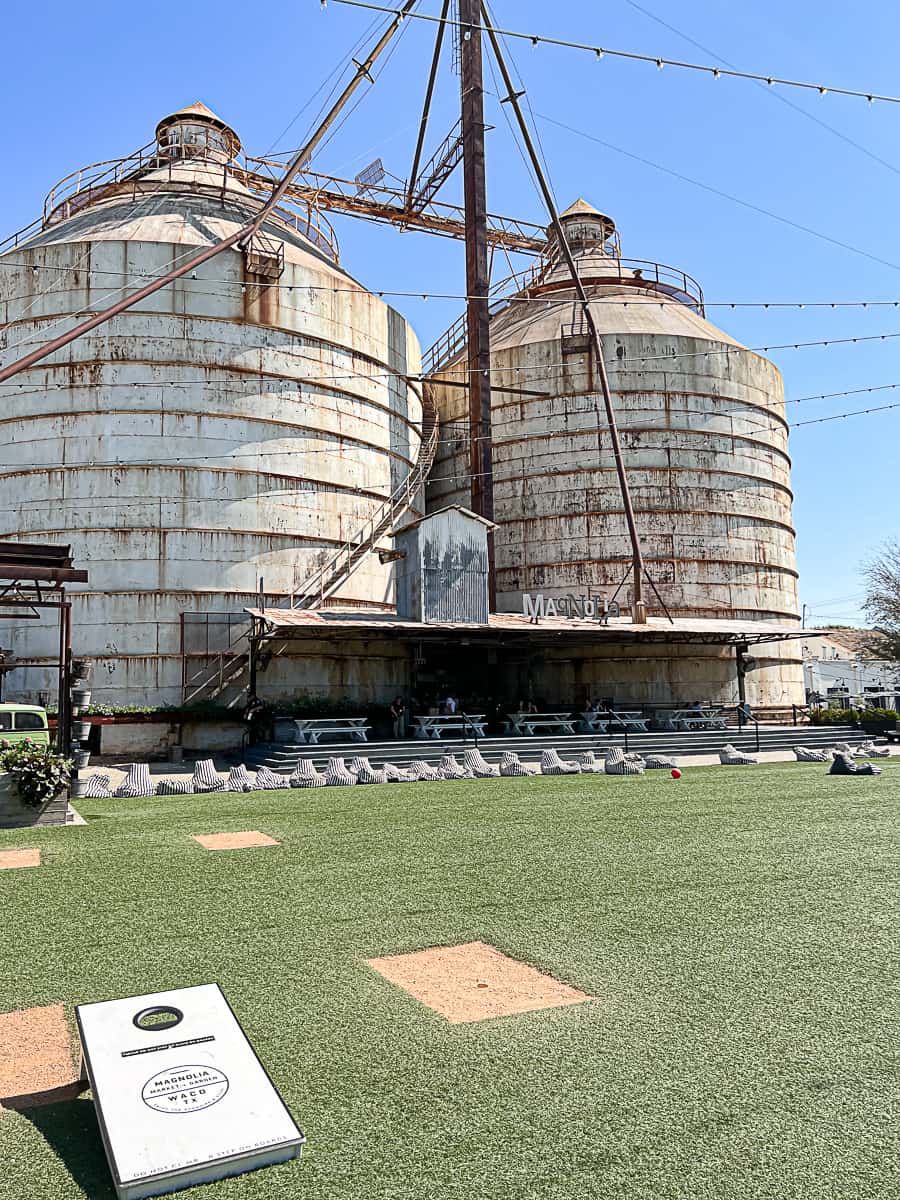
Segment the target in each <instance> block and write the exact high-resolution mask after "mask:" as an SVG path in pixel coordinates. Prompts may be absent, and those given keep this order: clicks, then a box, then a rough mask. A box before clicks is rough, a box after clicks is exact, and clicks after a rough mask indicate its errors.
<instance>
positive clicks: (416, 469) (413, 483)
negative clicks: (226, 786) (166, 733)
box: [182, 391, 439, 708]
mask: <svg viewBox="0 0 900 1200" xmlns="http://www.w3.org/2000/svg"><path fill="white" fill-rule="evenodd" d="M438 432H439V429H438V420H437V412H436V410H435V408H434V405H433V404H432V403H431V400H430V398H429V397H428V395H427V391H425V392H424V393H423V396H422V431H421V437H420V442H419V453H418V456H417V458H416V461H415V464H414V465H413V468H412V470H411V471H410V473H409V475H408V476H407V477H406V478H405V479H404V480H403V482H402V483H401V484H400V486H399V487H398V488H396V489H395V491H394V492H392V493H391V495H390V496H388V497H387V499H386V500H385V501H384V503H383V504H382V505H381V506H380V507H379V508H378V509H376V511H375V512H374V513H373V515H372V516H371V517H370V518H369V520H368V521H366V523H365V524H364V525H363V526H362V527H361V528H360V529H358V530H357V531H356V534H355V535H354V536H353V537H352V538H351V539H350V540H349V541H347V542H345V543H344V544H343V545H342V546H341V547H340V548H339V549H338V550H337V552H336V553H335V554H333V555H332V556H331V557H330V558H329V559H328V560H327V562H325V563H323V564H322V565H321V566H320V567H318V568H317V569H316V570H315V571H314V572H313V574H312V575H310V576H309V578H308V579H306V580H305V581H304V583H303V585H302V587H300V588H299V589H298V590H297V591H295V592H293V593H292V594H291V596H290V598H289V602H288V605H289V607H290V608H305V609H315V608H319V607H321V605H323V604H324V602H325V601H326V600H327V599H329V598H330V597H331V596H333V595H334V593H335V592H336V591H337V590H338V588H340V587H342V586H343V584H344V583H346V581H347V580H348V579H349V578H350V576H351V575H352V574H353V572H354V571H355V570H356V568H357V567H358V566H359V565H360V564H361V563H362V562H363V560H364V559H365V558H366V557H367V555H369V554H370V553H371V552H372V551H373V550H374V549H375V548H376V546H377V545H378V541H379V539H380V538H382V537H383V536H384V534H385V533H387V532H388V531H389V530H390V529H392V528H393V527H394V525H395V524H396V522H397V520H398V519H399V518H400V517H402V516H403V514H404V513H405V512H406V511H407V510H408V509H409V508H410V506H411V505H412V504H414V503H415V499H416V496H417V494H418V493H419V491H420V490H421V488H422V487H423V486H424V484H425V479H426V477H427V476H428V472H429V471H430V470H431V466H432V464H433V462H434V457H435V454H436V453H437V444H438ZM249 666H250V644H249V640H248V639H247V637H246V635H244V636H242V638H240V639H238V641H237V642H236V643H235V645H234V646H233V647H232V648H231V649H229V650H228V651H224V652H221V653H219V654H217V655H216V656H215V660H214V661H213V662H212V663H209V662H208V661H207V662H204V663H203V664H202V665H201V666H200V667H199V668H198V669H197V670H195V671H193V672H191V671H190V670H189V669H188V668H187V665H186V664H185V670H184V677H183V686H182V703H183V704H198V703H201V702H203V701H209V700H221V701H222V702H224V703H227V705H228V707H229V708H236V707H238V705H239V704H242V703H243V701H244V700H245V699H246V697H247V694H248V678H247V676H248V674H249ZM226 693H227V695H226Z"/></svg>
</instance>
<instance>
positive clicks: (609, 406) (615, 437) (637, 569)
mask: <svg viewBox="0 0 900 1200" xmlns="http://www.w3.org/2000/svg"><path fill="white" fill-rule="evenodd" d="M478 3H479V5H480V7H481V11H482V12H483V13H484V19H485V24H486V26H487V32H488V36H489V38H490V39H491V46H492V47H493V50H494V57H495V58H496V59H497V65H498V66H499V68H500V73H501V75H502V76H503V83H504V86H505V88H506V92H507V94H506V96H504V97H503V101H504V102H505V103H508V104H510V105H511V106H512V109H513V112H514V113H515V114H516V120H517V121H518V124H519V130H520V132H521V134H522V141H523V142H524V144H525V149H526V150H527V151H528V156H529V158H530V159H531V165H532V167H533V169H534V173H535V176H536V177H537V181H538V185H539V186H540V189H541V194H542V195H543V197H544V204H545V205H546V208H547V212H548V214H549V216H550V220H551V223H552V225H553V228H554V230H555V232H556V238H557V241H558V242H559V248H560V252H561V253H562V255H563V257H564V258H565V260H566V264H567V266H568V268H569V271H570V273H571V275H572V283H573V284H574V287H575V291H576V293H577V295H578V300H579V302H580V304H581V309H582V312H583V313H584V319H585V323H586V324H587V327H588V329H589V331H590V335H591V341H592V342H593V345H594V350H595V353H596V356H597V373H598V375H599V378H600V390H601V392H602V393H603V403H604V406H605V408H606V420H607V424H608V425H609V432H610V440H611V443H612V450H613V458H614V459H615V464H616V474H617V476H618V479H619V489H620V491H621V493H622V506H623V508H624V510H625V522H626V524H627V526H628V536H629V538H630V539H631V552H632V564H631V578H632V620H633V621H634V623H635V624H636V625H643V624H645V623H646V621H647V607H646V605H645V603H644V554H643V550H642V549H641V541H640V538H639V536H638V531H637V524H636V522H635V518H634V507H633V505H632V503H631V491H630V489H629V487H628V476H627V474H626V472H625V462H624V459H623V458H622V447H621V443H620V441H619V429H618V425H617V424H616V414H615V409H614V408H613V402H612V394H611V392H610V387H609V376H608V375H607V372H606V360H605V357H604V350H603V341H602V339H601V337H600V333H599V331H598V329H597V325H596V322H595V321H594V316H593V313H592V312H591V305H590V300H589V298H588V294H587V292H586V291H585V287H584V284H583V283H582V281H581V277H580V276H579V274H578V267H577V266H576V264H575V259H574V258H573V256H572V251H571V250H570V249H569V243H568V242H567V240H566V235H565V230H564V229H563V227H562V223H561V222H560V219H559V213H558V212H557V211H556V202H555V201H554V199H553V194H552V192H551V191H550V188H549V186H548V184H547V180H546V178H545V177H544V169H543V167H542V165H541V160H540V158H539V156H538V153H537V151H536V149H535V146H534V142H533V141H532V138H531V132H530V130H529V128H528V122H527V121H526V120H525V115H524V113H523V112H522V106H521V104H520V103H519V97H520V96H521V94H522V93H521V92H517V91H516V89H515V87H514V85H513V81H512V78H511V77H510V74H509V69H508V68H507V65H506V59H505V57H504V55H503V50H502V49H501V46H500V42H499V40H498V38H497V35H496V33H495V32H494V29H493V27H492V24H491V20H490V14H489V13H488V9H487V5H486V4H485V3H484V0H478ZM470 290H471V289H470Z"/></svg>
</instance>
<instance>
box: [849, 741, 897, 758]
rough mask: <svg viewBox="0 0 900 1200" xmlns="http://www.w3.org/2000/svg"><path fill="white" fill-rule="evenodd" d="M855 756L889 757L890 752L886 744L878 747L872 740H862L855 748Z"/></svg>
mask: <svg viewBox="0 0 900 1200" xmlns="http://www.w3.org/2000/svg"><path fill="white" fill-rule="evenodd" d="M856 757H857V758H890V757H891V752H890V750H889V749H888V748H887V746H883V747H881V748H879V747H878V746H876V745H875V743H874V742H863V744H862V745H861V746H858V747H857V749H856Z"/></svg>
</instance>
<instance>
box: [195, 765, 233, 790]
mask: <svg viewBox="0 0 900 1200" xmlns="http://www.w3.org/2000/svg"><path fill="white" fill-rule="evenodd" d="M227 782H228V780H227V779H226V777H225V776H224V775H220V774H219V773H218V771H217V770H216V767H215V763H214V762H213V760H212V759H211V758H202V759H200V761H199V762H198V763H196V764H195V765H194V778H193V788H194V791H195V792H223V791H224V790H225V784H226V783H227Z"/></svg>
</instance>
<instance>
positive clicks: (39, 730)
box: [0, 704, 50, 746]
mask: <svg viewBox="0 0 900 1200" xmlns="http://www.w3.org/2000/svg"><path fill="white" fill-rule="evenodd" d="M26 738H30V739H31V740H32V741H33V742H35V743H37V744H38V745H39V746H49V745H50V730H49V727H48V725H47V710H46V709H44V708H39V707H38V706H37V705H36V704H0V742H9V743H10V744H11V745H15V744H16V743H17V742H24V741H25V739H26Z"/></svg>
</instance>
